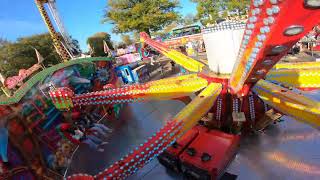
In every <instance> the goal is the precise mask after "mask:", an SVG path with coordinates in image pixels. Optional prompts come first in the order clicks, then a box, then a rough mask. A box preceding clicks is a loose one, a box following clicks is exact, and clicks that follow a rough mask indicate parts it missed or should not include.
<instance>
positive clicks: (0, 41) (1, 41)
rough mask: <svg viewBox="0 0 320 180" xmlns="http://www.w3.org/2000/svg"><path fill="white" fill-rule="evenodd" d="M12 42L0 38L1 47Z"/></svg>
mask: <svg viewBox="0 0 320 180" xmlns="http://www.w3.org/2000/svg"><path fill="white" fill-rule="evenodd" d="M9 43H10V42H9V41H8V40H6V39H4V38H0V47H2V46H4V45H6V44H9Z"/></svg>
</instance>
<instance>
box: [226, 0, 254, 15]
mask: <svg viewBox="0 0 320 180" xmlns="http://www.w3.org/2000/svg"><path fill="white" fill-rule="evenodd" d="M249 5H250V0H241V1H240V0H229V1H227V9H228V10H229V11H237V14H236V15H238V16H239V15H242V14H246V10H247V9H248V7H249Z"/></svg>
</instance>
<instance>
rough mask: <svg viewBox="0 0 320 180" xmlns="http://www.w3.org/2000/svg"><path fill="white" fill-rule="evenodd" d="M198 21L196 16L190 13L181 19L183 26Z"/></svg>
mask: <svg viewBox="0 0 320 180" xmlns="http://www.w3.org/2000/svg"><path fill="white" fill-rule="evenodd" d="M197 21H198V19H197V17H196V16H195V15H193V14H191V13H189V14H187V15H185V16H184V17H183V19H182V24H183V25H185V26H188V25H192V24H194V23H196V22H197Z"/></svg>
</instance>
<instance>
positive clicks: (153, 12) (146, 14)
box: [103, 0, 180, 35]
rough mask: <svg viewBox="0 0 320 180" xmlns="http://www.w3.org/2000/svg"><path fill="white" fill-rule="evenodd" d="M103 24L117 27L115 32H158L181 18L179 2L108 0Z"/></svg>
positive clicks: (163, 0) (174, 0)
mask: <svg viewBox="0 0 320 180" xmlns="http://www.w3.org/2000/svg"><path fill="white" fill-rule="evenodd" d="M107 4H108V5H107V8H106V13H105V15H104V19H103V22H111V23H113V24H114V25H115V27H114V29H113V32H115V33H126V32H131V31H137V32H142V31H144V32H146V33H148V34H149V35H150V33H151V32H152V31H158V30H160V29H162V28H163V27H164V26H166V25H168V24H171V23H172V22H173V21H176V20H178V19H179V18H180V15H179V14H178V12H176V11H175V9H176V8H177V7H178V4H179V2H178V1H177V0H108V1H107Z"/></svg>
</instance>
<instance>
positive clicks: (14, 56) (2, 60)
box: [0, 34, 61, 77]
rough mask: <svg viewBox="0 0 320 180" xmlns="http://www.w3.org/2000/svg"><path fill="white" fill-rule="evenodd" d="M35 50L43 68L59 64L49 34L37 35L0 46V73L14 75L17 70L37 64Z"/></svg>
mask: <svg viewBox="0 0 320 180" xmlns="http://www.w3.org/2000/svg"><path fill="white" fill-rule="evenodd" d="M34 48H36V49H37V50H38V51H39V52H40V54H41V55H42V56H43V57H44V62H43V63H44V64H45V66H48V65H52V64H57V63H59V62H61V60H60V58H59V55H58V54H57V52H56V49H55V47H54V46H53V44H52V40H51V36H50V35H49V34H39V35H34V36H30V37H24V38H19V39H18V40H17V41H16V42H11V43H4V45H3V46H0V72H1V73H2V74H3V75H5V76H6V77H8V76H13V75H16V74H17V73H18V71H19V69H22V68H24V69H27V68H29V67H31V66H32V65H33V64H36V63H37V57H36V54H35V50H34Z"/></svg>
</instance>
